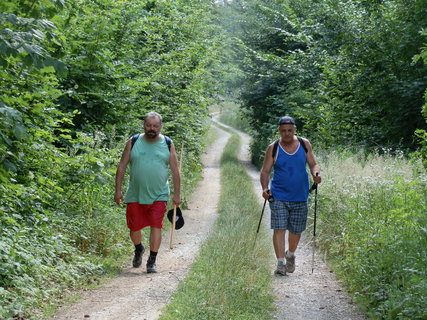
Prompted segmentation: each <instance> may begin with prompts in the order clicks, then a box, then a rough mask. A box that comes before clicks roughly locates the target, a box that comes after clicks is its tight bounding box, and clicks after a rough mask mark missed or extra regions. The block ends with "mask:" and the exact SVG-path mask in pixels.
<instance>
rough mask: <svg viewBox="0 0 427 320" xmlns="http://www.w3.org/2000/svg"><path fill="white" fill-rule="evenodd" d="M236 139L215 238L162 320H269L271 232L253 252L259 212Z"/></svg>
mask: <svg viewBox="0 0 427 320" xmlns="http://www.w3.org/2000/svg"><path fill="white" fill-rule="evenodd" d="M239 143H240V142H239V138H238V137H237V136H236V135H233V136H232V137H231V138H230V140H229V142H228V144H227V146H226V148H225V150H224V153H223V155H222V158H221V196H220V203H219V208H218V212H219V217H218V218H217V221H216V224H215V229H214V232H212V234H211V235H210V237H209V238H208V239H207V240H206V242H205V243H204V245H203V246H202V248H201V252H200V255H199V257H198V258H197V260H196V261H195V262H194V264H193V265H192V267H191V270H190V272H189V275H188V277H187V278H186V279H185V280H184V281H183V282H181V283H180V285H179V288H178V291H177V292H176V293H175V294H174V296H173V300H172V302H171V303H170V304H169V305H168V306H167V307H166V309H165V311H164V313H163V314H162V316H161V317H160V319H162V320H166V319H186V320H190V319H227V320H230V319H257V320H260V319H270V318H271V317H270V312H271V311H272V308H273V296H272V295H271V294H270V292H271V284H270V278H271V275H270V270H269V263H268V261H270V260H271V256H270V251H271V250H269V249H270V247H269V239H268V235H267V232H266V230H261V231H260V233H259V235H258V238H257V243H256V246H255V247H254V240H255V232H256V227H257V223H258V219H259V214H260V208H259V204H258V202H257V199H256V197H255V194H254V191H253V186H252V183H251V181H250V178H249V177H248V175H247V173H246V171H245V168H244V167H243V166H242V165H241V164H239V163H238V161H237V156H236V153H237V151H238V149H239Z"/></svg>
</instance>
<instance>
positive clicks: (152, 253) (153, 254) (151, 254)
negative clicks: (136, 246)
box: [149, 250, 157, 263]
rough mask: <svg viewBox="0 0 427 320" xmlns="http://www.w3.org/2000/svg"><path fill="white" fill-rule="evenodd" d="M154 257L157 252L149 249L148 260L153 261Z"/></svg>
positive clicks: (154, 260)
mask: <svg viewBox="0 0 427 320" xmlns="http://www.w3.org/2000/svg"><path fill="white" fill-rule="evenodd" d="M156 257H157V252H154V251H151V250H150V257H149V260H150V262H153V263H154V262H156Z"/></svg>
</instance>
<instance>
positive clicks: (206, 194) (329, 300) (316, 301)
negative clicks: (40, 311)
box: [52, 128, 364, 320]
mask: <svg viewBox="0 0 427 320" xmlns="http://www.w3.org/2000/svg"><path fill="white" fill-rule="evenodd" d="M215 130H216V131H217V132H218V136H219V138H218V140H217V141H216V142H215V143H214V145H212V146H210V147H209V148H208V152H207V154H205V155H204V156H203V158H202V162H203V164H204V170H203V181H202V183H200V185H199V186H198V188H197V190H196V192H194V194H193V195H192V199H191V201H190V202H189V210H185V211H183V215H184V217H185V227H184V228H183V229H181V230H179V231H177V232H176V233H175V245H174V248H173V249H172V250H171V249H169V236H170V233H169V232H164V233H163V241H162V247H161V249H160V251H159V256H158V261H157V267H158V273H156V274H147V273H146V272H145V267H144V265H145V260H146V258H147V255H146V254H145V255H144V260H143V261H144V263H143V266H142V267H141V268H139V269H134V268H132V267H130V263H131V261H129V267H128V268H125V269H124V270H123V272H122V274H121V275H120V276H119V277H117V278H116V279H113V280H111V281H110V282H108V283H107V284H105V285H103V286H102V287H100V288H99V289H97V290H91V291H86V292H83V293H82V297H81V299H80V300H79V302H78V303H76V304H73V305H71V306H65V307H63V308H62V309H60V310H59V311H58V313H57V314H56V315H55V316H54V317H53V318H52V320H83V319H92V320H94V319H96V320H154V319H158V317H159V315H160V313H161V309H162V308H163V307H164V306H165V305H166V304H167V303H168V301H169V300H170V297H171V295H172V293H173V292H174V291H175V290H176V289H177V286H178V283H179V281H181V280H183V279H184V278H185V276H186V275H187V272H188V269H189V267H190V265H191V263H192V262H193V261H194V258H195V257H196V256H197V254H198V250H199V248H200V245H201V243H202V241H203V240H204V239H205V238H206V237H207V236H208V234H209V232H210V230H211V229H212V226H213V222H214V220H215V218H216V215H217V210H216V209H217V203H218V199H219V192H220V181H219V177H220V174H219V159H220V156H221V153H222V150H223V148H224V146H225V144H226V142H227V140H228V138H229V134H228V133H226V132H225V131H223V130H220V129H218V128H215ZM236 132H237V131H236ZM238 133H239V134H240V136H241V137H242V148H241V150H240V153H239V159H240V161H242V163H244V164H245V166H246V167H247V169H248V173H249V174H250V176H251V178H252V180H253V184H254V190H255V192H257V194H261V189H260V185H259V173H258V171H257V170H256V169H255V168H254V167H253V166H252V165H251V164H250V161H249V151H248V150H249V149H248V146H249V141H250V139H249V137H248V136H247V135H245V134H243V133H240V132H238ZM261 202H262V199H261V197H260V208H261ZM199 208H203V210H199ZM264 217H265V219H264V222H265V224H266V226H265V227H266V228H268V224H269V212H268V208H266V212H265V215H264ZM307 235H308V236H309V234H308V233H307V232H306V236H307ZM303 240H304V241H303V243H302V244H301V245H300V247H299V249H298V255H297V270H296V271H295V273H294V274H292V275H289V276H286V277H277V276H273V275H272V281H273V286H274V294H275V295H276V301H275V304H276V307H277V312H276V313H275V315H274V316H273V318H274V319H281V320H283V319H296V320H298V319H301V320H303V319H304V320H307V319H308V320H315V319H320V320H323V319H325V320H326V319H328V320H343V319H351V320H359V319H364V317H363V315H362V314H361V313H360V312H359V311H358V310H357V308H356V307H355V306H353V305H352V304H351V303H350V300H349V298H348V296H347V294H346V292H345V291H344V290H343V289H342V288H341V286H340V284H339V283H338V282H337V281H336V278H335V276H334V274H333V273H332V272H330V270H329V268H328V267H327V265H326V264H325V263H324V262H323V261H322V260H321V259H320V257H319V256H318V255H317V256H316V264H315V270H314V274H311V248H310V247H309V245H307V242H306V240H305V239H303ZM144 244H145V245H146V241H144ZM272 251H273V249H272ZM272 253H273V252H272ZM130 260H131V259H130ZM270 263H271V268H272V272H273V270H274V266H275V260H274V257H273V255H272V258H271V261H270ZM189 320H191V319H189ZM213 320H214V319H213Z"/></svg>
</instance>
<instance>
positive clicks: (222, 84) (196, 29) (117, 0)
mask: <svg viewBox="0 0 427 320" xmlns="http://www.w3.org/2000/svg"><path fill="white" fill-rule="evenodd" d="M0 12H1V13H0V119H1V121H0V181H1V186H0V229H1V231H2V232H1V234H0V301H1V303H0V318H10V317H13V316H14V315H28V314H29V310H34V306H36V308H37V307H41V306H42V305H44V307H46V305H48V304H47V303H46V302H47V301H49V300H50V299H51V298H52V297H58V296H60V295H61V292H63V291H64V290H65V288H71V287H74V286H78V285H81V284H82V283H90V282H93V281H97V280H96V279H97V277H98V276H99V275H102V274H105V273H108V272H111V271H114V270H118V268H120V265H121V262H122V261H123V260H122V259H123V257H124V256H126V254H128V253H129V252H130V251H129V250H130V249H131V248H129V246H128V239H127V230H126V229H125V226H124V225H123V216H122V215H121V214H123V208H117V207H115V205H114V203H113V201H112V197H113V183H114V173H115V167H116V164H117V162H118V160H119V157H120V154H121V151H122V149H123V146H124V143H125V141H126V139H127V138H128V137H129V136H130V135H131V134H133V133H135V132H139V131H140V130H141V121H140V118H141V116H143V115H144V114H145V113H146V112H147V111H151V110H155V111H158V112H159V113H161V114H162V115H163V117H164V122H165V125H164V133H165V134H167V135H169V136H171V138H172V139H173V140H174V142H175V144H176V145H177V146H178V148H177V149H178V150H179V146H181V145H182V144H184V145H185V154H186V157H185V162H184V166H183V168H184V169H183V170H184V175H185V177H186V179H185V183H186V184H187V185H188V186H186V187H185V188H184V189H185V190H191V185H194V183H195V181H197V177H198V174H199V172H200V163H199V159H200V155H201V153H202V152H203V148H204V143H203V136H204V133H205V131H206V128H207V126H208V122H207V121H206V119H207V118H208V106H209V105H210V104H213V103H219V102H221V101H224V100H226V101H229V100H233V101H234V102H236V103H237V104H238V105H240V110H239V114H240V115H241V117H242V119H243V122H246V123H247V124H249V126H248V127H247V130H248V131H249V132H250V134H251V135H252V137H253V143H252V158H253V161H254V163H255V164H257V165H259V164H260V163H261V161H262V157H263V153H264V150H265V148H266V146H267V144H268V143H270V142H271V141H272V140H273V139H274V136H275V131H276V128H277V119H278V118H279V117H280V116H282V115H285V114H287V115H291V116H294V117H295V118H296V119H297V122H298V123H297V125H298V130H299V134H301V135H304V136H306V137H308V138H309V139H310V141H312V143H313V144H314V145H315V150H319V154H320V153H322V152H323V151H325V152H324V153H327V152H330V151H331V150H351V151H360V150H363V152H364V153H363V154H364V157H365V158H366V157H368V156H367V155H369V154H372V153H373V152H377V153H382V154H384V153H388V154H392V155H397V156H400V157H405V158H406V157H409V158H411V159H413V161H415V162H416V161H417V159H423V160H424V162H425V163H426V166H427V160H426V159H427V134H426V131H425V130H426V118H427V107H426V104H425V102H426V98H427V96H426V88H427V65H426V62H427V45H426V43H427V38H426V36H427V29H426V27H427V19H426V17H427V2H426V1H424V0H410V1H407V0H389V1H386V0H370V1H366V0H352V1H350V0H348V1H345V0H328V1H307V0H293V1H287V0H281V1H280V0H275V1H274V0H248V1H238V0H237V1H222V2H221V1H209V0H186V1H184V0H174V1H172V0H164V1H156V0H140V1H132V0H69V1H65V0H18V1H12V0H4V1H2V2H1V3H0ZM326 151H327V152H326ZM417 170H418V171H417V174H420V171H419V168H418V167H417ZM395 183H396V186H397V185H398V183H397V182H396V181H395ZM402 183H403V181H402ZM402 183H401V184H402ZM423 183H424V184H423ZM423 183H421V182H419V184H417V188H419V189H417V190H423V187H425V182H423ZM402 197H403V196H402ZM418 203H419V202H418ZM417 214H418V213H417ZM402 217H403V216H402ZM402 219H404V218H402ZM423 221H424V222H423V223H424V224H421V222H417V223H419V224H420V225H421V227H420V228H419V229H417V230H418V231H419V232H421V233H422V231H420V230H423V229H422V228H423V227H422V226H423V225H425V218H424V220H423ZM416 226H419V225H418V224H416ZM408 230H409V229H408ZM408 232H409V231H408ZM421 233H420V235H419V236H420V237H422V234H421ZM423 239H424V240H425V234H424V238H423ZM417 275H418V276H419V277H421V276H420V274H419V273H418V274H417ZM417 279H418V278H417ZM413 281H415V280H413ZM419 290H420V291H419V292H421V293H420V296H418V299H419V300H417V301H421V300H422V292H424V293H425V291H422V290H426V287H425V286H424V287H420V289H419ZM417 292H418V291H417ZM420 297H421V298H420ZM373 299H374V298H373ZM378 299H382V297H379V298H378ZM417 303H418V302H417ZM417 308H418V309H419V305H418V304H414V306H413V309H411V310H417ZM33 312H34V311H33Z"/></svg>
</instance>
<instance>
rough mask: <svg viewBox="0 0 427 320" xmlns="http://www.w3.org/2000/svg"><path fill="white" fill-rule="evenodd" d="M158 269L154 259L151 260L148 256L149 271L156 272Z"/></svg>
mask: <svg viewBox="0 0 427 320" xmlns="http://www.w3.org/2000/svg"><path fill="white" fill-rule="evenodd" d="M156 272H157V269H156V264H155V263H154V261H153V260H151V259H150V258H148V261H147V273H156Z"/></svg>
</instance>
